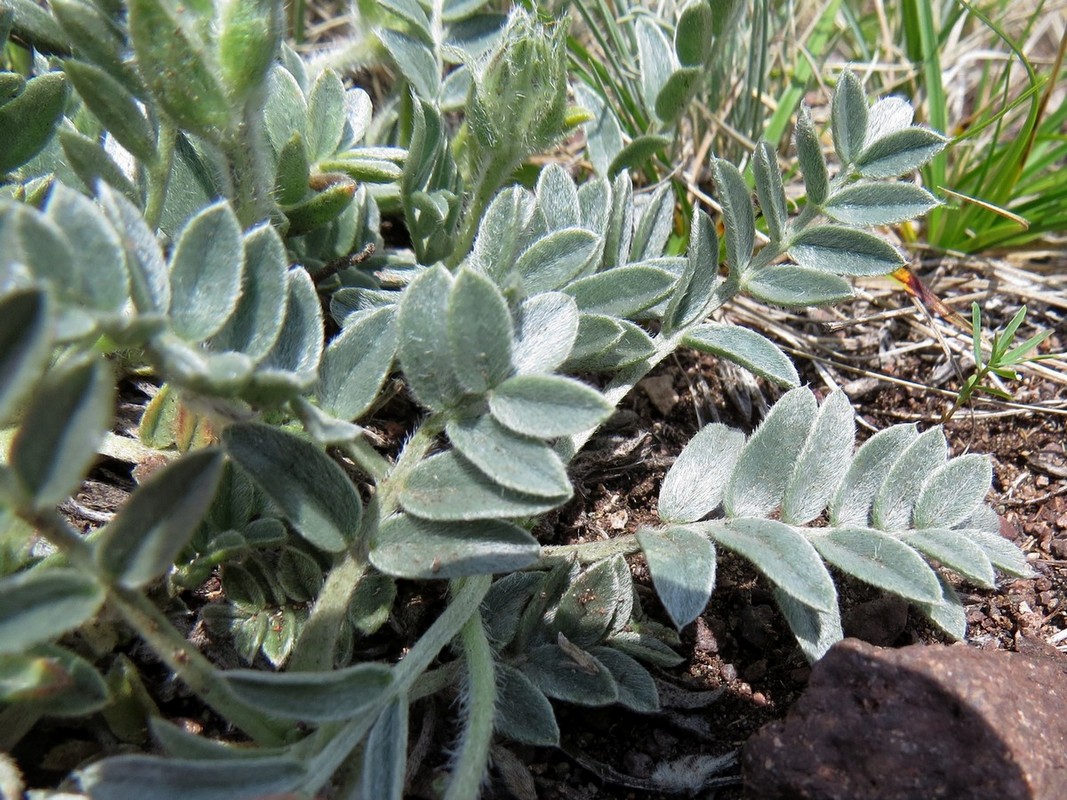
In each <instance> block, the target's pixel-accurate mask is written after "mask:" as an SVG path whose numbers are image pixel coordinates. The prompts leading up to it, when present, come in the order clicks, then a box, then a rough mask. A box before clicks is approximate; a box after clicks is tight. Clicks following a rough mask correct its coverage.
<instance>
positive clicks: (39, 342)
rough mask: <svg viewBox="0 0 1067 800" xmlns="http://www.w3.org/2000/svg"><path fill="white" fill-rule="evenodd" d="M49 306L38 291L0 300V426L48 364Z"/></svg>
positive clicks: (40, 291) (24, 291)
mask: <svg viewBox="0 0 1067 800" xmlns="http://www.w3.org/2000/svg"><path fill="white" fill-rule="evenodd" d="M49 306H50V303H49V302H48V295H47V294H45V292H44V291H43V290H41V289H23V290H20V291H16V292H11V293H10V294H5V295H4V296H3V297H0V422H2V421H5V420H7V418H8V415H9V414H11V413H12V412H13V411H14V410H15V408H16V407H17V406H18V403H19V401H20V400H21V398H23V397H24V396H25V395H26V393H27V392H28V391H29V389H30V387H31V386H32V385H33V383H34V381H35V380H36V378H37V376H38V375H39V374H40V373H41V372H42V371H43V370H44V368H45V366H46V365H47V363H48V352H49V339H50V336H49V320H48V317H49Z"/></svg>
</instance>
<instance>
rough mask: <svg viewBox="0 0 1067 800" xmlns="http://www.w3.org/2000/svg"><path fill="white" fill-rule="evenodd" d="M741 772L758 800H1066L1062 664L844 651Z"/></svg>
mask: <svg viewBox="0 0 1067 800" xmlns="http://www.w3.org/2000/svg"><path fill="white" fill-rule="evenodd" d="M742 760H743V765H744V775H745V796H746V797H749V798H759V799H760V800H776V798H783V799H784V798H790V800H793V799H796V800H800V799H803V800H856V799H857V798H864V799H865V800H913V799H915V798H950V799H951V800H1016V799H1018V800H1023V798H1025V800H1062V798H1065V797H1067V659H1062V658H1061V659H1050V658H1047V657H1032V656H1027V655H1023V654H1020V653H1008V652H1003V651H997V652H989V651H980V650H976V649H974V648H971V647H967V646H965V645H954V646H952V647H946V646H940V645H914V646H911V647H905V648H902V649H899V650H884V649H882V648H879V647H873V646H871V645H868V644H866V643H864V642H860V641H858V640H855V639H846V640H844V641H843V642H839V643H838V644H836V645H834V647H833V648H831V649H830V651H829V652H828V653H827V654H826V656H825V657H824V658H823V659H822V660H820V661H819V662H818V663H817V664H816V665H815V666H814V668H813V669H812V673H811V682H810V684H809V686H808V688H807V689H806V690H805V691H804V694H803V695H802V696H801V698H800V700H798V701H797V703H796V705H795V706H794V707H793V708H792V709H791V710H790V712H789V715H788V717H787V718H786V719H785V720H784V721H781V722H773V723H771V724H770V725H767V726H765V727H764V728H762V729H761V730H760V731H759V732H758V733H757V734H756V735H755V736H753V737H752V738H751V739H750V740H749V741H748V743H747V744H746V745H745V748H744V751H743V754H742Z"/></svg>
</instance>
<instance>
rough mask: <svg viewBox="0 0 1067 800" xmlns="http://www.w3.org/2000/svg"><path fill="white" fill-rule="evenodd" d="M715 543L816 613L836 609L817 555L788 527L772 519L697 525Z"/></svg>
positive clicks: (830, 581) (829, 581)
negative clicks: (742, 559) (745, 561)
mask: <svg viewBox="0 0 1067 800" xmlns="http://www.w3.org/2000/svg"><path fill="white" fill-rule="evenodd" d="M700 530H701V531H704V532H706V533H707V534H709V535H710V536H711V537H712V538H713V539H714V540H715V542H716V543H718V544H721V545H722V546H723V547H725V548H727V549H728V550H732V551H734V552H735V553H737V554H738V555H740V556H742V557H744V558H746V559H748V560H749V561H751V562H752V565H753V566H754V567H755V568H756V569H758V570H759V571H760V572H762V573H763V574H764V575H765V576H766V577H767V579H768V580H769V581H771V583H773V584H775V585H776V586H777V587H778V588H779V589H781V590H782V591H783V592H785V593H786V594H788V595H789V596H790V597H792V598H793V599H795V600H797V601H799V602H801V603H803V604H804V605H806V606H810V607H811V608H813V609H815V610H816V611H830V610H832V609H834V608H836V604H837V590H836V589H835V588H834V582H833V579H831V578H830V573H829V572H827V570H826V566H825V565H824V564H823V560H822V558H820V556H819V553H818V552H817V551H816V550H815V548H814V547H813V546H812V544H811V542H809V541H808V539H807V537H805V536H803V535H802V534H800V533H799V532H797V531H796V530H794V529H793V528H791V527H790V526H789V525H786V524H785V523H783V522H778V521H777V520H773V519H746V518H741V519H731V520H730V521H729V522H726V523H721V522H704V523H700Z"/></svg>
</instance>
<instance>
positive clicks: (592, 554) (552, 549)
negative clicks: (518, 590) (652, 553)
mask: <svg viewBox="0 0 1067 800" xmlns="http://www.w3.org/2000/svg"><path fill="white" fill-rule="evenodd" d="M640 550H641V545H639V544H638V543H637V536H635V535H634V534H632V533H628V534H625V535H623V536H616V537H614V538H613V539H607V540H605V541H600V542H583V543H581V544H559V545H548V546H546V547H542V548H541V558H540V559H539V560H538V562H537V563H536V564H535V565H533V566H532V567H529V569H541V568H544V567H549V566H551V565H553V564H554V563H556V562H557V561H560V560H563V559H567V558H570V557H571V556H572V555H573V556H577V557H578V561H579V562H581V563H582V564H592V563H593V562H594V561H600V560H601V559H605V558H610V557H611V556H615V555H623V556H628V555H633V554H634V553H637V552H640Z"/></svg>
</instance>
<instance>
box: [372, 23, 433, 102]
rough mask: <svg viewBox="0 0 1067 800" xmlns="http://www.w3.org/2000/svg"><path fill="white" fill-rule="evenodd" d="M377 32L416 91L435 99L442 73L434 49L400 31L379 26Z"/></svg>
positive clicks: (422, 96) (424, 97)
mask: <svg viewBox="0 0 1067 800" xmlns="http://www.w3.org/2000/svg"><path fill="white" fill-rule="evenodd" d="M375 33H376V35H377V36H378V39H379V40H380V41H381V43H382V45H383V46H384V47H385V49H386V50H387V51H388V52H389V55H390V56H392V58H393V60H394V61H395V62H396V65H397V66H398V67H399V68H400V72H401V73H403V75H404V77H405V78H407V80H408V83H410V84H411V87H412V88H413V89H414V90H415V93H416V94H417V95H418V96H419V97H420V98H422V99H423V100H427V101H433V100H435V99H436V98H437V95H438V93H439V92H440V90H441V73H440V68H439V67H438V65H437V59H436V58H434V54H433V51H432V50H430V48H429V47H427V46H426V44H424V43H423V42H420V41H419V40H418V39H415V38H414V37H411V36H408V35H407V34H404V33H401V32H399V31H394V30H390V29H388V28H379V29H378V30H377V31H375Z"/></svg>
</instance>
